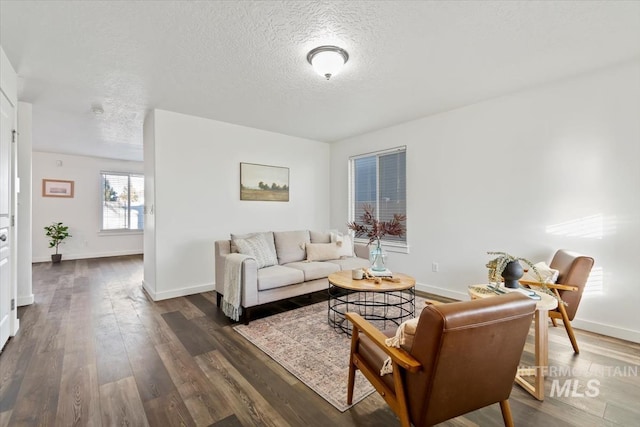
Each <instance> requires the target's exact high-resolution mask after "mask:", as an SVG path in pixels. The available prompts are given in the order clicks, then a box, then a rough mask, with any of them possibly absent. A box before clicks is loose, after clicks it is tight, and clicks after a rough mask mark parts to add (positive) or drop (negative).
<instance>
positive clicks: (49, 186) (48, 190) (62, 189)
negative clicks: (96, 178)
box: [42, 179, 73, 198]
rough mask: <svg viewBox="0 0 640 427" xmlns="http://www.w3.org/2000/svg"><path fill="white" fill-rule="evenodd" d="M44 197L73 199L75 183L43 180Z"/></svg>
mask: <svg viewBox="0 0 640 427" xmlns="http://www.w3.org/2000/svg"><path fill="white" fill-rule="evenodd" d="M42 196H43V197H69V198H71V197H73V181H63V180H59V179H43V180H42Z"/></svg>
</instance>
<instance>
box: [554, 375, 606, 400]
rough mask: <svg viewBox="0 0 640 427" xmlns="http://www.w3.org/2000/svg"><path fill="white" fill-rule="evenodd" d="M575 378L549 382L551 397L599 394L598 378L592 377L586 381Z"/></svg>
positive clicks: (594, 395)
mask: <svg viewBox="0 0 640 427" xmlns="http://www.w3.org/2000/svg"><path fill="white" fill-rule="evenodd" d="M583 384H584V381H582V382H581V380H577V379H570V380H564V381H563V380H559V379H557V378H556V379H554V380H553V381H552V382H551V397H598V396H599V395H600V380H597V379H595V378H592V379H590V380H588V381H587V382H586V389H585V388H584V387H583V386H582V385H583ZM582 390H584V391H582Z"/></svg>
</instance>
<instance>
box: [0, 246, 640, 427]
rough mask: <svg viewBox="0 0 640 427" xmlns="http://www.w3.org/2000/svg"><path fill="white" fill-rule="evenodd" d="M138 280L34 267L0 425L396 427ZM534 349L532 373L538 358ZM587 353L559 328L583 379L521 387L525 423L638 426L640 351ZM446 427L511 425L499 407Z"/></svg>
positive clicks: (116, 271) (5, 364)
mask: <svg viewBox="0 0 640 427" xmlns="http://www.w3.org/2000/svg"><path fill="white" fill-rule="evenodd" d="M141 281H142V259H141V257H136V256H134V257H118V258H106V259H95V260H78V261H64V262H63V263H62V264H60V265H55V266H54V265H51V264H49V263H42V264H35V265H34V267H33V291H34V294H35V303H34V304H33V305H31V306H28V307H23V308H20V309H19V312H18V315H19V318H20V331H19V333H18V335H17V336H16V337H14V338H12V339H11V340H10V341H9V342H8V344H7V345H6V347H5V349H4V351H3V352H2V354H1V355H0V426H22V425H24V426H36V425H37V426H72V425H73V426H75V425H94V426H100V425H103V426H112V425H129V426H145V425H151V426H174V425H187V426H192V425H198V426H209V425H213V426H220V427H222V426H225V427H226V426H252V425H261V426H262V425H265V426H285V425H292V426H328V425H331V426H394V425H397V421H396V418H395V416H394V415H393V413H392V412H391V411H390V410H389V409H388V408H387V406H386V405H385V403H384V401H383V400H382V399H381V398H380V397H379V396H378V395H377V394H373V395H371V396H370V397H368V398H367V399H365V400H364V401H363V402H361V403H359V404H358V405H356V406H355V407H353V408H351V409H350V410H349V411H347V412H345V413H340V412H338V411H337V410H336V409H334V408H333V406H331V405H330V404H328V403H327V402H325V401H324V400H323V399H322V398H321V397H319V396H317V395H316V394H315V393H314V392H313V391H311V390H310V389H309V388H307V387H306V386H305V385H304V384H302V383H300V382H299V381H298V380H297V379H296V378H295V377H293V376H292V375H290V374H289V373H288V372H287V371H285V370H284V369H283V368H282V367H280V366H279V365H278V364H277V363H275V362H273V361H272V360H271V359H270V358H269V357H268V356H266V355H265V354H264V353H262V352H261V351H260V350H258V349H256V348H255V347H253V345H252V344H250V343H248V342H247V341H246V340H244V339H243V338H242V337H241V336H240V335H238V334H237V333H235V331H233V329H232V328H231V327H230V325H231V324H230V322H229V321H228V320H227V319H226V318H224V317H223V316H221V315H220V313H219V312H218V310H217V308H216V306H215V294H214V293H204V294H199V295H191V296H188V297H183V298H175V299H171V300H166V301H160V302H156V303H154V302H152V301H151V300H150V299H149V298H148V297H147V296H146V295H145V293H144V292H143V291H142V289H141ZM321 297H322V296H321V295H320V294H315V295H314V296H313V298H311V299H308V298H306V297H303V298H300V299H296V300H294V301H290V302H287V303H282V304H276V305H274V306H272V307H269V308H267V309H262V310H257V311H256V312H255V313H254V314H255V316H257V317H259V316H264V315H269V314H272V313H273V312H275V311H278V310H282V309H289V308H293V307H296V306H299V305H301V304H305V303H309V302H313V301H316V300H318V299H319V298H321ZM531 338H532V337H530V340H529V342H528V343H527V347H526V348H525V354H524V355H523V362H524V363H531V361H532V360H533V356H532V354H531V353H532V351H533V344H532V340H531ZM578 342H579V343H580V345H581V350H582V351H581V354H580V355H579V356H574V355H573V352H572V350H571V346H570V344H569V341H568V339H567V337H566V335H565V334H564V331H563V329H562V328H551V331H550V343H549V346H550V353H549V356H550V365H553V366H556V367H563V368H565V367H572V368H574V372H571V373H569V375H568V376H567V373H566V372H557V373H556V374H555V376H556V378H557V379H558V380H560V381H561V383H562V384H563V385H564V382H565V380H574V381H576V380H577V383H576V384H577V386H578V388H577V389H576V393H574V396H571V395H569V396H565V397H547V398H546V400H545V401H544V402H538V401H537V400H535V399H533V398H532V397H531V396H530V395H528V394H527V393H525V392H524V391H523V390H522V389H521V388H520V387H518V386H514V388H513V392H512V395H511V407H512V410H513V415H514V419H515V422H516V425H518V426H539V425H544V426H600V425H603V426H610V425H622V426H632V425H636V426H637V425H640V424H639V421H638V420H640V408H639V407H638V406H639V405H638V402H640V378H639V377H638V376H637V375H638V365H639V364H640V345H638V344H633V343H629V342H624V341H620V340H616V339H612V338H607V337H603V336H600V335H596V334H591V333H586V332H581V331H578ZM345 363H346V361H345ZM496 363H499V361H496ZM634 367H635V375H634ZM615 368H618V371H615ZM622 370H624V371H622ZM625 371H626V375H624V374H625ZM589 373H590V374H589ZM616 373H617V374H619V375H616ZM589 375H593V376H589ZM590 379H596V380H598V381H599V385H598V386H597V392H598V395H597V396H594V397H587V396H583V397H580V396H579V395H580V394H586V393H587V392H589V393H590V394H594V392H595V391H594V388H593V387H592V388H589V387H588V383H587V381H588V380H590ZM552 381H553V378H552V377H549V378H547V382H546V387H547V396H548V395H549V393H550V389H551V387H552V384H551V383H552ZM594 384H595V383H592V386H593V385H594ZM568 394H570V393H568ZM443 425H448V426H474V425H479V426H490V425H502V419H501V416H500V410H499V407H498V406H497V405H494V406H492V407H488V408H484V409H482V410H479V411H476V412H473V413H470V414H467V415H466V416H465V417H459V418H457V419H455V420H451V421H449V422H447V423H445V424H443Z"/></svg>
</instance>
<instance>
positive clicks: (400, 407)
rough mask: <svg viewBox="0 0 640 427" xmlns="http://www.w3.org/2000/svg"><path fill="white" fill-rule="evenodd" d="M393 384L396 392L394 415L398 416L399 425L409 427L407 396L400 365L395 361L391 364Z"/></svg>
mask: <svg viewBox="0 0 640 427" xmlns="http://www.w3.org/2000/svg"><path fill="white" fill-rule="evenodd" d="M393 385H394V386H395V392H396V396H395V399H396V415H397V416H398V418H400V425H401V426H402V427H411V420H410V418H409V406H408V405H407V397H406V396H405V393H404V384H403V381H402V374H401V373H400V367H399V366H398V365H396V364H395V363H394V364H393Z"/></svg>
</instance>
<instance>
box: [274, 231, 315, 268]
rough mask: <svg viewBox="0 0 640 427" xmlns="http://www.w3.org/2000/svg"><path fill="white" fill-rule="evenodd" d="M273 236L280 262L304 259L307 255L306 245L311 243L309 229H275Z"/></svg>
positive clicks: (285, 262)
mask: <svg viewBox="0 0 640 427" xmlns="http://www.w3.org/2000/svg"><path fill="white" fill-rule="evenodd" d="M273 237H274V240H275V245H276V252H277V253H278V262H279V263H280V264H281V265H282V264H287V263H290V262H295V261H302V260H304V259H305V258H306V257H307V253H306V251H305V245H306V244H307V243H311V239H310V237H309V231H308V230H300V231H275V232H274V233H273Z"/></svg>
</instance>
